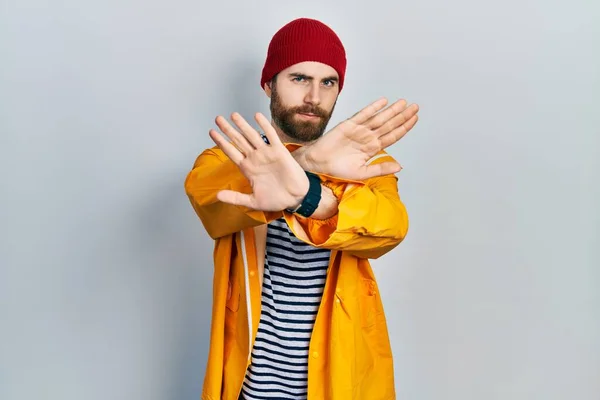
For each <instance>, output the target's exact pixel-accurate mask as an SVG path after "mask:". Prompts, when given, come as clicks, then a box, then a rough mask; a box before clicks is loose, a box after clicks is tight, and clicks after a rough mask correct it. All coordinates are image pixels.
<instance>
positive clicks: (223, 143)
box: [208, 129, 244, 165]
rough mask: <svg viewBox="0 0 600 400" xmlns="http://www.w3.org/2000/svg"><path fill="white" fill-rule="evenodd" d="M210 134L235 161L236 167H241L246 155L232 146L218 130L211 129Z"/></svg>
mask: <svg viewBox="0 0 600 400" xmlns="http://www.w3.org/2000/svg"><path fill="white" fill-rule="evenodd" d="M208 134H209V135H210V137H211V139H212V140H213V141H214V142H215V143H216V144H217V146H219V148H220V149H221V150H223V152H224V153H225V154H226V155H227V157H229V159H230V160H231V161H233V162H234V163H235V164H236V165H239V164H240V163H241V162H242V160H243V159H244V154H242V152H240V150H239V149H238V148H237V147H235V146H234V145H232V144H231V143H230V142H229V141H228V140H227V139H225V138H224V137H223V136H221V134H219V133H218V132H217V131H216V130H214V129H211V130H210V131H209V132H208Z"/></svg>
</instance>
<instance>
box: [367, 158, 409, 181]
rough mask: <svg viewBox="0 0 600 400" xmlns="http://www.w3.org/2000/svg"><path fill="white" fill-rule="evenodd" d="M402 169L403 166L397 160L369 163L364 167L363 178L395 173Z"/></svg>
mask: <svg viewBox="0 0 600 400" xmlns="http://www.w3.org/2000/svg"><path fill="white" fill-rule="evenodd" d="M401 170H402V166H401V165H400V164H398V163H397V162H395V161H388V162H383V163H380V164H373V165H368V166H366V167H365V168H364V173H363V178H364V179H369V178H375V177H378V176H384V175H390V174H395V173H396V172H400V171H401Z"/></svg>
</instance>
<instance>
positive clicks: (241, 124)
mask: <svg viewBox="0 0 600 400" xmlns="http://www.w3.org/2000/svg"><path fill="white" fill-rule="evenodd" d="M231 120H232V121H233V122H234V123H235V124H236V125H237V127H238V128H240V131H241V133H242V135H243V136H244V137H245V138H246V140H247V141H248V142H249V143H250V144H251V145H252V146H253V147H254V148H256V149H258V148H259V147H262V146H265V145H266V143H265V142H264V141H263V140H262V138H261V137H260V133H258V132H257V131H256V129H254V128H253V127H251V126H250V124H249V123H248V122H246V120H245V119H244V118H243V117H242V116H241V115H240V114H239V113H233V114H232V115H231Z"/></svg>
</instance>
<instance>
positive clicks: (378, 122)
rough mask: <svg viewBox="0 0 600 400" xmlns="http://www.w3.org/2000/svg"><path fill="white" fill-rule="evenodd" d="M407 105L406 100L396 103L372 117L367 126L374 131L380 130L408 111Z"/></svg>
mask: <svg viewBox="0 0 600 400" xmlns="http://www.w3.org/2000/svg"><path fill="white" fill-rule="evenodd" d="M406 104H407V103H406V100H404V99H400V100H398V101H396V102H395V103H394V104H392V105H391V106H389V107H388V108H386V109H385V110H383V111H381V112H380V113H378V114H377V115H374V116H373V117H371V119H370V120H369V121H367V123H366V124H365V125H366V126H367V127H368V128H369V129H372V130H376V129H379V128H380V127H381V126H382V125H383V124H385V123H386V122H388V121H389V120H390V119H392V118H394V117H396V116H397V115H398V114H401V113H402V112H403V111H404V110H405V109H406Z"/></svg>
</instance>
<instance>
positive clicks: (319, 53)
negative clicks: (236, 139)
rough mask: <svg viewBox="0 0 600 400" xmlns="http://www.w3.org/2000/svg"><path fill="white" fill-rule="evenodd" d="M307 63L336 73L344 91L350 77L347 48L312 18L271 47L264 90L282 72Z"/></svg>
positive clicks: (287, 28)
mask: <svg viewBox="0 0 600 400" xmlns="http://www.w3.org/2000/svg"><path fill="white" fill-rule="evenodd" d="M303 61H318V62H321V63H323V64H327V65H329V66H330V67H332V68H333V69H335V70H336V71H337V73H338V75H339V89H340V90H339V91H340V92H341V91H342V87H343V86H344V75H345V74H346V51H345V49H344V46H343V45H342V42H341V41H340V38H339V37H338V36H337V35H336V33H335V32H334V31H333V30H332V29H331V28H329V27H328V26H327V25H325V24H323V23H322V22H320V21H317V20H315V19H310V18H298V19H295V20H293V21H291V22H288V23H287V24H286V25H284V26H283V27H282V28H280V29H279V30H278V31H277V32H276V33H275V35H274V36H273V38H272V39H271V43H269V48H268V51H267V59H266V61H265V65H264V67H263V70H262V77H261V80H260V87H261V88H262V87H264V84H265V82H268V81H270V80H271V79H272V78H273V76H275V75H276V74H277V73H279V72H280V71H281V70H283V69H286V68H288V67H290V66H292V65H294V64H297V63H300V62H303Z"/></svg>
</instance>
